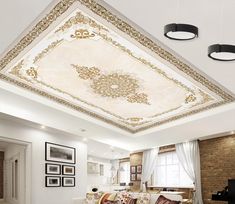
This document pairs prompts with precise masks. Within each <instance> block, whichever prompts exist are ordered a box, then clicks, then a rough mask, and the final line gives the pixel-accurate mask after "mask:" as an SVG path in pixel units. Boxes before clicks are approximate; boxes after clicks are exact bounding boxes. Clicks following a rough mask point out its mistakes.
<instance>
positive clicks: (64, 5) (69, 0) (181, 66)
mask: <svg viewBox="0 0 235 204" xmlns="http://www.w3.org/2000/svg"><path fill="white" fill-rule="evenodd" d="M74 2H80V3H81V4H83V5H84V6H86V7H87V8H88V9H90V10H91V11H93V12H94V13H95V14H97V15H99V16H100V17H102V18H103V19H105V20H106V21H107V22H109V23H111V24H113V25H114V26H115V27H116V28H118V29H119V30H121V31H122V32H124V33H125V34H127V35H129V36H130V37H131V38H133V39H134V40H136V41H137V42H139V43H140V44H141V45H143V46H144V47H145V48H148V49H149V50H151V51H152V52H154V53H156V54H157V55H158V56H160V57H161V58H162V59H164V60H166V61H167V62H169V63H170V64H172V65H174V66H175V67H176V68H178V70H180V71H182V72H183V73H185V74H186V75H188V76H190V77H191V78H192V79H193V80H195V81H197V82H198V83H199V84H202V85H203V86H206V87H207V88H208V89H209V90H210V91H212V92H213V93H215V94H217V95H219V96H220V97H222V99H223V100H222V101H219V102H216V103H211V104H210V105H207V106H204V107H201V108H197V109H194V110H190V111H187V112H185V113H183V114H178V115H176V116H174V117H170V118H167V119H165V120H162V121H158V122H154V123H152V124H151V125H147V126H143V127H140V128H138V129H135V130H133V129H130V128H128V127H126V126H124V125H121V124H119V123H117V122H115V121H112V120H110V119H108V118H105V117H102V116H100V115H97V114H95V113H94V112H91V111H87V110H85V109H83V108H81V107H79V106H77V105H74V104H72V103H70V102H68V101H66V100H63V99H61V98H58V97H55V96H53V95H50V94H48V93H46V92H44V91H42V90H39V89H37V88H34V87H32V86H31V85H29V84H27V83H25V82H21V81H20V80H16V79H14V78H11V77H8V76H6V75H5V74H3V73H0V79H2V80H4V81H7V82H9V83H13V84H15V85H17V86H20V87H22V88H25V89H27V90H30V91H33V92H34V93H37V94H39V95H41V96H44V97H46V98H48V99H50V100H52V101H55V102H58V103H60V104H63V105H65V106H67V107H70V108H72V109H75V110H77V111H80V112H82V113H85V114H87V115H90V116H91V117H94V118H97V119H100V120H102V121H104V122H106V123H109V124H112V125H115V126H117V127H119V128H122V129H124V130H127V131H129V132H131V133H136V132H139V131H143V130H146V129H148V128H151V127H155V126H158V125H161V124H164V123H166V122H171V121H174V120H177V119H179V118H182V117H186V116H189V115H192V114H195V113H198V112H201V111H204V110H208V109H211V108H215V107H218V106H220V105H223V104H226V103H228V102H232V101H234V96H232V95H231V94H230V93H228V92H226V91H225V90H223V89H222V88H220V87H219V86H217V85H216V84H214V83H213V82H210V81H209V80H208V79H206V78H205V77H204V76H202V75H201V74H200V73H198V72H197V71H195V70H193V69H192V68H191V67H190V66H189V65H187V64H186V63H184V62H183V61H182V60H180V59H179V58H178V57H175V56H174V55H173V54H171V53H170V52H168V51H166V50H165V49H163V48H162V47H161V46H159V45H158V44H156V43H155V42H154V41H153V40H152V39H150V38H148V37H146V36H144V35H143V34H142V33H140V32H139V31H137V30H136V29H135V28H134V27H132V26H131V25H129V24H128V23H126V22H125V21H123V20H122V19H120V18H119V17H117V16H116V15H114V14H112V13H111V12H110V11H109V10H107V9H106V8H105V7H104V6H102V5H100V4H98V3H97V2H96V1H95V0H61V1H60V2H59V3H58V4H56V5H55V6H54V8H53V9H52V10H51V11H50V12H49V13H48V14H47V15H46V16H45V17H44V18H43V19H42V20H41V21H40V22H38V23H37V24H36V25H35V27H34V28H33V29H32V30H31V31H30V32H29V33H28V34H27V35H26V36H25V37H24V38H22V39H21V40H20V41H19V43H17V44H16V46H15V47H14V48H13V49H11V50H10V51H9V52H7V53H6V54H5V56H4V57H3V58H2V59H1V60H0V70H3V69H4V68H5V67H6V65H7V64H8V63H10V62H11V61H12V60H13V59H14V58H16V57H17V56H18V55H19V53H20V52H22V51H23V50H24V49H25V48H26V47H27V46H28V45H30V44H31V43H32V42H33V41H34V40H35V39H36V38H37V37H38V36H39V35H40V34H41V33H42V32H43V31H45V30H46V29H47V28H48V27H49V26H50V25H51V24H52V23H53V22H54V21H55V20H57V18H58V17H59V16H61V15H62V14H63V13H64V12H66V11H67V10H68V8H70V6H71V5H72V4H74ZM74 22H76V21H74ZM71 23H72V22H69V23H67V24H66V26H68V27H71V26H72V25H70V24H71ZM65 29H66V28H61V29H60V30H59V31H64V30H65ZM17 69H18V68H16V69H15V67H14V68H13V69H12V72H14V73H15V74H17V72H18V71H17ZM18 70H19V69H18ZM25 80H26V81H28V80H27V79H25ZM29 82H30V81H29ZM207 98H210V97H209V95H207ZM206 100H207V99H206Z"/></svg>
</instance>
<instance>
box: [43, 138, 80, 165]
mask: <svg viewBox="0 0 235 204" xmlns="http://www.w3.org/2000/svg"><path fill="white" fill-rule="evenodd" d="M45 160H46V161H50V162H59V163H66V164H76V149H75V148H73V147H68V146H64V145H60V144H55V143H50V142H46V143H45Z"/></svg>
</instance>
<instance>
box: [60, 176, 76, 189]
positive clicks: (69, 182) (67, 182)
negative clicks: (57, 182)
mask: <svg viewBox="0 0 235 204" xmlns="http://www.w3.org/2000/svg"><path fill="white" fill-rule="evenodd" d="M62 186H63V187H75V177H62Z"/></svg>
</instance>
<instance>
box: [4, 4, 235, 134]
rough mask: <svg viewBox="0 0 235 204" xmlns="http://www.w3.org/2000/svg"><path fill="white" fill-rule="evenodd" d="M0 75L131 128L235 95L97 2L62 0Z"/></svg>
mask: <svg viewBox="0 0 235 204" xmlns="http://www.w3.org/2000/svg"><path fill="white" fill-rule="evenodd" d="M74 4H77V7H76V9H72V10H70V9H69V8H70V7H71V6H74ZM83 8H84V9H83ZM87 10H89V12H87ZM59 17H61V18H60V19H59V20H58V18H59ZM101 19H102V20H101ZM105 22H106V23H105ZM53 23H56V26H55V25H54V24H53ZM52 25H53V26H52ZM44 32H46V33H45V34H44V36H43V37H41V34H43V33H44ZM37 38H40V39H39V40H38V39H37ZM129 38H131V40H130V39H129ZM36 39H37V42H36V43H34V45H33V46H31V43H32V42H33V41H35V40H36ZM30 46H31V47H30ZM27 47H30V49H28V50H27V51H26V52H24V54H21V53H22V52H23V51H25V49H26V48H27ZM20 54H21V55H20ZM0 78H1V79H2V80H5V81H8V82H10V83H13V84H15V85H17V86H20V87H22V88H24V89H27V90H29V91H32V92H34V93H36V94H40V95H41V96H43V97H46V98H48V99H49V100H52V101H55V102H58V103H60V104H62V105H65V106H67V107H70V108H73V109H75V110H77V111H79V112H81V113H84V114H87V115H89V116H91V117H92V118H95V119H97V120H100V121H103V122H105V123H107V124H110V125H114V126H116V127H119V128H121V129H123V130H126V131H128V132H130V133H136V132H139V131H143V130H146V129H149V128H152V127H156V126H158V125H161V124H164V123H166V122H170V121H174V120H177V119H179V118H182V117H185V116H189V115H192V114H194V113H197V112H200V111H203V110H207V109H210V108H213V107H217V106H219V105H222V104H225V103H228V102H231V101H233V100H234V98H233V97H232V96H231V95H230V94H229V93H227V92H226V91H224V90H222V89H221V88H220V87H219V86H217V85H216V84H214V83H212V82H210V81H209V80H208V79H206V78H205V77H204V76H202V75H201V74H199V73H197V72H196V71H195V70H193V69H192V68H191V67H189V66H188V65H187V64H185V63H183V62H182V61H181V60H180V59H178V58H176V57H175V56H174V55H173V54H171V53H170V52H168V51H166V50H164V49H163V48H161V47H160V46H159V45H157V43H155V42H153V41H152V40H151V39H149V38H147V37H146V36H144V35H143V34H141V33H140V32H138V31H137V30H136V29H135V28H133V27H131V26H130V25H129V24H127V23H126V22H124V21H122V20H121V19H120V18H119V17H117V16H115V15H114V14H112V13H111V11H108V10H107V9H105V8H104V7H103V6H101V5H99V4H97V3H96V2H95V1H93V0H91V1H85V0H80V1H75V0H74V1H73V0H64V1H61V2H59V3H58V4H57V5H56V6H55V7H54V8H52V10H51V12H50V13H49V14H48V15H47V16H46V17H44V18H43V19H42V20H41V21H40V22H39V23H38V24H36V25H35V27H34V28H33V30H31V31H30V32H29V33H28V34H27V35H26V36H25V37H23V38H22V40H21V41H20V42H19V43H18V44H17V45H16V46H15V47H14V48H13V49H12V50H10V51H9V52H8V53H7V54H6V55H5V56H4V57H3V58H2V59H1V61H0Z"/></svg>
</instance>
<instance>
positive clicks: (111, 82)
mask: <svg viewBox="0 0 235 204" xmlns="http://www.w3.org/2000/svg"><path fill="white" fill-rule="evenodd" d="M71 66H72V67H74V68H75V69H76V71H77V73H78V76H79V77H80V78H81V79H84V80H88V79H89V80H91V81H92V83H91V85H90V87H91V88H92V90H93V91H94V93H96V94H98V95H100V96H102V97H111V98H119V97H124V98H125V97H127V101H128V102H130V103H143V104H148V105H149V102H148V96H147V94H144V93H137V89H138V88H139V84H138V80H136V79H134V78H133V77H131V76H130V75H128V74H118V73H113V74H101V73H100V70H99V69H98V68H97V67H90V68H89V67H86V66H79V65H75V64H71Z"/></svg>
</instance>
